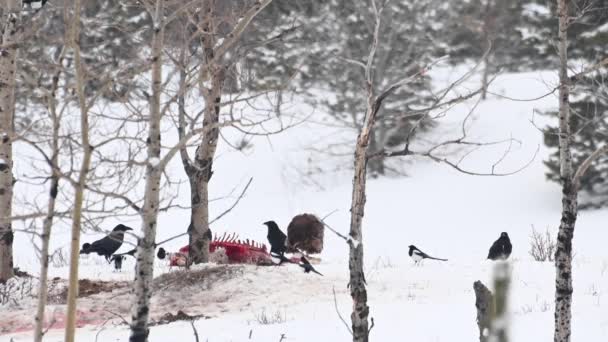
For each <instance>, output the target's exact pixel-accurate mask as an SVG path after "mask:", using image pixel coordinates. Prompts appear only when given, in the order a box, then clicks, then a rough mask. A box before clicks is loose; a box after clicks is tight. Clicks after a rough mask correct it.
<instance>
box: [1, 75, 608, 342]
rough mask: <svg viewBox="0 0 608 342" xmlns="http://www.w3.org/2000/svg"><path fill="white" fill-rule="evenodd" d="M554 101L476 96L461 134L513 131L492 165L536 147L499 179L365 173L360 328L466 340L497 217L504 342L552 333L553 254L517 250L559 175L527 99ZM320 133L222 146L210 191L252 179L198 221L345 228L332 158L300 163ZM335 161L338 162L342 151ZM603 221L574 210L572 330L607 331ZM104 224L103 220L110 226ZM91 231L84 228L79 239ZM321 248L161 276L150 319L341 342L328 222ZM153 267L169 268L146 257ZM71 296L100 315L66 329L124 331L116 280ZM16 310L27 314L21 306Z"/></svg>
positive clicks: (211, 336)
mask: <svg viewBox="0 0 608 342" xmlns="http://www.w3.org/2000/svg"><path fill="white" fill-rule="evenodd" d="M552 82H553V83H554V77H553V75H552V74H551V73H528V74H512V75H505V76H501V77H499V78H498V79H497V80H496V81H495V82H494V84H493V87H492V90H493V92H495V93H500V94H504V95H506V96H509V97H512V98H519V99H528V98H534V97H537V96H539V95H542V94H544V93H546V92H548V89H549V88H551V87H552ZM556 104H557V100H556V98H555V96H553V95H551V96H547V97H545V98H543V99H541V100H537V101H510V100H506V99H500V98H499V97H496V96H490V98H489V99H488V100H487V101H484V102H481V103H480V104H479V105H478V107H477V108H476V109H475V114H474V117H473V120H471V121H470V123H469V127H470V136H471V138H472V139H478V140H483V141H495V140H500V139H505V138H509V137H511V136H512V137H513V138H515V139H517V140H518V141H520V142H521V144H515V145H513V147H512V149H511V152H510V153H509V155H508V156H507V157H506V158H505V159H504V161H503V162H502V163H500V164H499V165H498V166H497V169H496V170H497V172H509V171H513V170H516V169H518V168H519V167H521V166H522V165H525V164H526V163H527V162H528V161H529V160H530V159H531V158H532V157H534V155H535V151H536V150H537V149H539V150H538V155H536V157H535V158H534V160H533V161H532V163H531V164H530V165H529V166H528V167H527V168H525V169H524V170H523V171H521V172H519V173H516V174H514V175H511V176H505V177H485V176H484V177H482V176H469V175H465V174H462V173H459V172H457V171H456V170H454V169H452V168H450V167H448V166H446V165H442V164H438V163H434V162H431V161H428V160H424V159H416V160H415V163H412V164H411V166H409V167H408V169H407V171H408V177H403V178H394V179H390V178H382V179H371V180H369V182H368V195H367V206H366V211H365V218H364V245H365V258H366V259H365V261H366V270H367V275H366V276H367V281H368V285H369V287H368V296H369V301H370V308H371V317H373V318H374V322H375V326H374V328H373V330H372V332H371V336H372V339H373V340H378V341H380V340H382V341H387V340H405V339H407V340H415V341H432V342H436V341H473V340H475V339H476V338H477V336H478V331H477V326H476V323H475V314H476V313H475V306H474V303H475V298H474V293H473V282H474V281H475V280H481V281H483V282H484V283H485V284H487V285H489V284H490V279H491V275H492V262H490V261H486V260H485V257H486V255H487V251H488V248H489V246H490V245H491V243H492V242H493V241H494V240H495V239H496V238H498V236H499V235H500V232H502V231H506V232H508V233H509V236H510V237H511V240H512V242H513V255H512V257H511V261H512V263H511V266H512V270H513V277H512V291H511V302H510V308H509V312H510V322H511V325H510V331H511V335H512V340H513V341H549V340H551V338H552V332H553V296H554V290H553V287H554V271H553V265H552V264H551V263H540V262H535V261H533V260H532V259H531V257H530V256H529V255H528V250H529V247H530V233H531V227H532V225H534V227H536V229H537V230H540V231H544V230H545V229H547V228H548V229H549V230H550V231H551V232H555V231H556V229H557V225H558V223H559V218H560V217H559V215H560V209H561V208H560V206H561V202H560V189H559V186H558V185H556V184H554V183H549V182H547V181H546V180H545V176H544V172H545V167H544V165H543V163H542V162H543V160H544V159H546V156H547V155H548V153H549V152H548V151H547V150H546V149H545V148H544V146H543V145H542V133H541V132H540V131H539V130H538V128H537V127H535V125H533V124H532V123H531V120H534V122H535V123H536V125H538V126H540V127H542V126H544V125H545V124H546V122H547V120H549V119H548V118H547V117H541V116H539V115H538V114H537V115H534V111H535V110H541V111H542V110H546V109H548V108H552V107H555V105H556ZM472 106H474V101H470V102H468V103H466V104H462V105H459V106H457V107H455V108H453V109H452V111H450V114H448V116H447V117H445V118H444V119H442V120H440V126H439V128H438V129H437V130H435V131H434V132H433V133H432V134H431V135H429V136H427V137H425V138H426V140H429V141H439V140H440V139H445V138H446V136H448V135H451V134H458V133H459V132H460V131H459V130H460V120H461V119H462V117H463V116H464V115H466V113H467V112H468V110H469V109H470V108H472ZM294 108H298V106H297V105H296V106H294ZM334 131H335V130H334V129H331V128H328V127H326V126H322V125H317V124H313V123H309V124H305V125H300V126H297V127H295V128H291V129H290V130H288V131H286V132H284V133H282V134H279V135H274V136H272V137H270V138H269V139H258V140H254V141H253V144H254V145H253V147H252V148H250V149H248V150H246V152H244V153H241V152H234V151H231V150H229V149H228V148H226V147H225V144H224V147H222V148H221V149H220V151H219V157H218V158H217V162H216V163H215V165H214V166H215V168H216V171H215V173H214V178H213V181H212V188H211V191H212V192H213V193H214V196H217V197H221V196H223V195H225V194H227V193H229V192H230V190H231V189H233V188H234V186H235V185H238V184H241V185H244V184H245V182H246V181H247V180H248V179H249V177H253V183H252V185H251V187H250V189H249V191H248V192H247V194H246V196H245V197H244V198H243V200H242V201H241V202H240V203H239V205H238V206H237V207H236V208H235V209H234V210H233V211H232V212H231V213H229V214H228V215H227V216H225V217H224V218H222V220H221V221H219V222H217V223H216V224H215V225H214V226H213V227H212V228H213V230H214V232H215V233H219V234H221V233H222V232H224V231H227V232H237V233H239V234H240V236H241V237H243V238H249V239H254V240H256V241H260V242H266V237H265V235H266V229H265V226H263V225H262V222H265V221H268V220H275V221H277V223H278V224H279V225H280V227H281V228H282V229H285V228H286V225H287V224H288V223H289V220H290V219H291V217H293V216H294V215H296V214H299V213H303V212H312V213H315V214H317V215H319V216H324V215H326V214H328V213H330V212H332V211H334V210H337V212H335V213H334V214H332V215H331V216H329V217H328V218H327V220H326V221H327V223H328V224H329V225H331V226H332V227H333V228H334V229H337V230H339V231H341V232H347V231H348V225H349V206H350V195H351V174H350V173H348V172H344V171H340V172H333V173H332V172H325V173H323V174H322V175H319V174H318V173H315V174H314V175H311V176H307V170H308V168H309V166H310V165H311V164H314V163H315V162H321V163H331V162H332V161H331V160H329V159H327V157H325V156H320V155H318V154H315V153H313V152H310V151H311V150H310V149H308V148H310V146H311V145H312V144H315V143H318V142H320V141H328V139H331V137H332V134H340V133H334ZM454 132H455V133H454ZM225 134H226V137H227V138H228V139H231V138H232V139H237V138H238V134H237V133H235V132H230V131H229V130H226V131H225ZM342 135H344V133H342ZM353 141H354V136H353ZM318 147H320V146H318ZM506 147H507V146H506V145H499V146H494V147H489V148H487V147H486V148H482V149H480V150H479V151H477V152H475V153H472V154H471V155H469V156H468V157H467V159H465V160H464V161H463V163H462V166H463V167H465V168H467V169H469V170H473V171H477V172H489V171H490V170H491V168H492V165H493V164H495V163H496V162H497V161H498V160H499V159H500V158H501V156H502V155H503V152H504V150H505V148H506ZM315 158H323V160H320V161H319V160H314V159H315ZM311 159H312V160H311ZM325 159H327V160H325ZM345 163H348V165H350V161H348V160H346V161H345ZM341 166H342V167H344V165H341ZM180 167H181V166H180V164H179V161H178V160H175V161H174V162H173V163H171V165H170V168H171V169H170V172H173V173H174V174H181V173H182V172H183V171H182V170H181V169H180ZM327 169H328V170H330V169H331V166H328V167H327ZM306 177H314V179H313V180H311V179H307V178H306ZM303 184H316V185H317V186H314V187H313V186H305V185H303ZM319 189H322V190H319ZM236 192H238V191H236ZM235 196H236V193H234V194H232V196H231V199H228V200H224V201H217V202H214V203H217V204H216V205H214V206H212V208H211V210H212V212H213V213H214V214H218V213H220V212H222V211H223V210H224V209H225V208H226V207H228V206H229V205H230V204H231V201H232V199H234V197H235ZM180 197H183V198H185V199H187V198H188V192H187V189H186V188H184V187H182V189H180ZM607 221H608V211H607V210H592V211H583V212H581V213H580V215H579V219H578V222H577V228H576V232H575V238H574V249H575V254H576V255H575V265H574V272H573V278H574V284H575V293H574V305H573V313H574V319H573V341H605V340H606V339H607V338H608V302H607V300H606V298H605V296H603V294H607V293H608V253H607V252H606V248H605V244H606V241H608V230H606V229H604V224H605V222H607ZM188 222H189V216H188V212H187V211H183V210H177V209H176V210H172V211H170V212H163V213H161V215H160V220H159V231H158V234H159V240H160V239H163V238H165V237H169V236H172V235H174V234H175V233H176V231H178V232H181V231H183V230H184V229H185V228H186V227H187V225H188ZM108 225H109V227H106V228H105V229H108V228H110V227H111V226H112V224H111V223H109V224H108ZM131 226H133V227H134V228H137V227H139V222H138V221H136V220H133V221H132V222H131ZM98 236H99V234H90V235H89V234H85V235H83V237H82V240H83V241H89V240H93V239H96V238H98ZM67 243H68V240H67V235H66V234H63V235H62V234H58V235H56V237H55V241H54V245H55V246H56V247H57V246H62V245H67ZM29 244H30V242H29V237H28V236H24V235H22V234H18V235H17V237H16V246H17V249H16V257H15V259H16V265H17V266H20V267H23V268H24V269H26V270H28V272H30V273H32V274H36V272H37V262H36V260H35V256H33V255H32V253H31V247H29ZM184 244H186V238H183V239H181V240H179V239H178V240H177V241H174V242H171V243H169V246H168V247H169V249H176V248H177V247H180V246H182V245H184ZM410 244H415V245H416V246H418V247H419V248H420V249H422V250H423V251H425V252H427V253H429V254H431V255H433V256H436V257H442V258H448V259H449V261H447V262H433V261H427V262H426V263H425V264H424V265H423V266H420V267H416V266H414V265H413V262H411V260H410V259H409V257H408V256H407V246H408V245H410ZM122 248H123V249H127V248H130V247H129V246H123V247H122ZM321 258H322V262H321V263H320V264H319V265H318V266H316V267H317V269H318V270H319V271H320V272H322V273H323V274H324V277H320V276H316V275H309V274H304V273H302V271H301V269H299V268H298V267H297V266H295V265H289V266H284V267H276V268H274V267H271V268H268V267H254V266H246V267H240V266H239V267H238V269H237V270H235V272H234V273H233V276H232V277H231V279H227V280H224V281H217V282H214V283H213V284H211V285H210V286H208V287H203V288H201V290H200V292H196V291H190V290H188V291H180V289H175V288H169V289H166V290H164V291H166V292H165V293H163V294H162V295H161V296H160V297H166V296H169V297H172V298H171V300H167V299H166V298H164V299H163V298H160V297H159V298H157V299H155V300H153V302H154V307H153V308H152V310H153V312H154V314H153V318H154V317H159V316H160V315H162V314H165V313H167V312H170V313H172V314H175V313H176V310H177V308H180V307H181V310H183V311H184V312H185V313H187V314H190V315H198V314H203V315H204V316H205V318H202V319H199V320H197V321H196V322H195V327H196V328H197V331H198V334H199V336H200V340H201V341H207V340H208V341H213V342H216V341H312V340H317V341H348V340H350V335H349V332H348V330H347V328H346V327H345V326H344V323H343V322H342V321H341V319H340V318H339V316H338V314H337V312H336V305H337V308H338V311H339V312H341V314H342V316H343V317H344V319H345V320H346V321H347V322H350V318H349V315H350V309H351V305H352V303H351V300H350V297H349V295H348V291H347V288H346V284H347V282H348V262H347V248H346V245H345V243H344V241H342V240H341V239H339V238H337V237H336V236H334V235H333V234H331V233H330V232H328V231H326V234H325V249H324V251H323V253H322V255H321ZM81 265H82V266H81V277H82V278H89V279H105V280H109V279H114V280H131V279H133V267H132V266H133V264H132V260H131V259H129V260H127V262H126V263H125V265H124V266H123V271H122V272H121V273H114V272H112V267H110V266H108V265H106V264H104V262H100V261H99V259H97V257H93V256H91V257H89V258H88V259H85V260H83V261H82V263H81ZM50 272H51V276H59V277H66V276H67V268H65V267H59V268H55V267H53V268H51V270H50ZM157 272H158V273H159V274H160V273H166V272H175V271H174V270H169V269H167V267H166V266H164V265H157ZM334 289H335V293H336V296H335V299H334V295H333V291H334ZM125 291H126V290H125ZM115 296H118V298H120V300H116V298H114V297H115ZM81 304H82V308H84V309H86V310H89V311H88V312H86V313H83V315H84V316H86V315H89V314H91V312H96V314H97V316H96V317H97V318H106V317H107V318H112V319H110V320H107V319H102V320H101V321H95V322H93V324H90V325H87V326H85V327H82V328H80V329H78V341H95V340H97V341H126V340H128V327H127V326H125V325H121V324H120V322H121V319H120V318H117V317H116V316H114V317H108V316H104V314H103V312H104V310H108V308H109V307H110V306H114V307H115V309H116V311H119V312H121V315H124V317H125V318H126V319H128V317H129V315H128V304H129V301H128V294H127V295H125V294H121V293H120V290H116V291H115V292H113V293H112V294H111V296H110V295H107V294H106V295H104V296H101V297H95V296H92V297H90V298H87V299H83V300H82V301H81ZM52 310H62V307H61V306H51V307H50V308H49V312H52ZM110 311H112V310H110ZM29 312H31V309H30V308H29V306H28V304H27V303H23V304H22V305H17V306H15V305H12V306H6V307H2V308H0V322H2V323H0V327H1V328H6V325H7V324H12V323H10V322H9V318H15V317H23V319H27V318H28V316H27V315H28V313H29ZM125 312H126V314H125ZM29 319H30V320H32V321H33V314H31V316H30V317H29ZM6 322H9V323H6ZM11 339H12V340H14V341H16V342H17V341H29V340H31V333H29V332H20V333H13V334H8V335H4V336H0V341H11ZM62 339H63V331H62V330H60V329H51V330H50V331H49V332H48V334H47V337H46V340H47V341H61V340H62ZM178 339H179V340H183V341H194V335H193V330H192V327H191V326H190V323H189V322H187V321H185V322H183V321H182V322H175V323H171V324H167V325H160V326H154V327H153V328H152V330H151V334H150V340H151V341H174V340H178Z"/></svg>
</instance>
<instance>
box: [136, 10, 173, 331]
mask: <svg viewBox="0 0 608 342" xmlns="http://www.w3.org/2000/svg"><path fill="white" fill-rule="evenodd" d="M163 35H164V23H163V0H157V1H156V7H155V13H154V34H153V37H152V96H151V98H150V119H149V123H148V140H147V145H148V147H147V148H148V163H147V166H146V190H145V198H144V206H143V208H142V216H143V217H142V233H143V237H142V238H141V239H139V241H138V244H137V254H136V256H137V258H136V265H135V281H134V284H133V288H134V293H135V303H134V305H133V308H132V313H131V314H132V315H131V336H130V337H129V341H130V342H145V341H147V340H148V334H149V327H148V320H149V316H150V298H151V297H152V279H153V278H154V246H155V240H156V225H157V219H158V205H159V190H160V178H161V174H162V168H161V163H160V148H161V130H160V119H161V110H160V97H161V91H162V52H163V51H162V50H163Z"/></svg>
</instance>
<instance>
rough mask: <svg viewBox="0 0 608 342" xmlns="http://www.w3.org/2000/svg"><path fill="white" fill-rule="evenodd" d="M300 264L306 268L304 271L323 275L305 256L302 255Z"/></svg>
mask: <svg viewBox="0 0 608 342" xmlns="http://www.w3.org/2000/svg"><path fill="white" fill-rule="evenodd" d="M298 265H300V267H302V268H303V269H304V273H310V272H314V273H316V274H318V275H320V276H322V274H321V273H319V271H317V270H315V268H314V267H312V265H311V264H310V262H308V260H306V258H305V257H304V256H302V257H300V263H299V264H298Z"/></svg>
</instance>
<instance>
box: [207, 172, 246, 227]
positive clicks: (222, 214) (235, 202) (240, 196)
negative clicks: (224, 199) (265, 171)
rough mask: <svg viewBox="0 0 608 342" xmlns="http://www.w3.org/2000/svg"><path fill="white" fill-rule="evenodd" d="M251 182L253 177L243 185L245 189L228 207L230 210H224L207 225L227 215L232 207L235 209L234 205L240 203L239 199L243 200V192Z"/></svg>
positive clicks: (244, 190)
mask: <svg viewBox="0 0 608 342" xmlns="http://www.w3.org/2000/svg"><path fill="white" fill-rule="evenodd" d="M252 181H253V177H251V178H249V181H248V182H247V184H246V185H245V188H243V191H241V194H240V195H239V197H237V199H236V201H234V203H233V204H232V205H231V206H230V208H228V209H226V210H224V212H223V213H221V214H220V215H219V216H218V217H216V218H214V219H213V220H211V222H209V224H212V223H213V222H215V221H217V220H219V219H221V218H222V217H223V216H224V215H226V214H228V213H229V212H230V211H231V210H232V209H234V207H236V205H237V204H239V202H240V201H241V198H243V196H244V195H245V192H246V191H247V189H248V188H249V185H251V182H252Z"/></svg>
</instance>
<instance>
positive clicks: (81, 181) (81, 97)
mask: <svg viewBox="0 0 608 342" xmlns="http://www.w3.org/2000/svg"><path fill="white" fill-rule="evenodd" d="M80 8H81V3H80V0H74V13H73V17H72V22H71V25H72V26H71V28H70V34H69V37H70V46H71V47H72V50H73V53H74V69H75V72H76V92H77V94H78V106H79V109H80V135H81V145H82V151H83V156H82V164H81V166H80V172H79V174H78V182H77V183H76V184H75V185H74V187H75V189H74V191H75V194H74V209H73V213H72V238H71V242H70V249H71V250H70V278H69V283H68V285H69V287H68V298H67V312H66V316H67V317H66V326H65V342H74V339H75V329H76V299H77V297H78V259H79V257H80V254H79V251H80V228H81V221H82V205H83V197H84V188H85V185H86V180H87V175H88V173H89V167H90V164H91V144H90V143H89V114H88V105H87V103H86V97H85V93H84V83H85V80H84V70H83V65H82V63H83V62H82V59H81V57H80V41H79V35H80Z"/></svg>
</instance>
